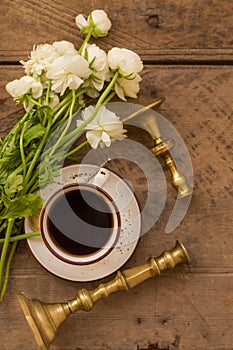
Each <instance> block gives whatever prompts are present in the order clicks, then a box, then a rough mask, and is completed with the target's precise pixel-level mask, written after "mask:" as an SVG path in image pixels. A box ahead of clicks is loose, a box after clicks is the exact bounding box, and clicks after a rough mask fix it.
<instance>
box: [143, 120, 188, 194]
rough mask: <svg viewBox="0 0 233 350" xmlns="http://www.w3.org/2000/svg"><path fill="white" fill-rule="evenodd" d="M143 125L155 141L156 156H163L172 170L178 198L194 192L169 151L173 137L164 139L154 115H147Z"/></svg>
mask: <svg viewBox="0 0 233 350" xmlns="http://www.w3.org/2000/svg"><path fill="white" fill-rule="evenodd" d="M142 125H143V127H144V128H145V130H147V132H148V133H149V135H150V137H151V138H152V140H153V141H154V143H155V145H154V147H153V148H152V149H151V151H152V153H153V154H154V155H155V156H156V157H158V156H162V157H163V158H164V160H165V163H166V165H167V167H168V168H169V170H170V172H171V176H172V179H171V182H172V185H173V187H175V189H176V190H177V193H178V195H177V198H184V197H187V196H189V195H190V194H191V193H192V188H191V187H190V186H189V185H188V182H187V179H186V177H185V175H183V174H182V173H181V172H180V171H178V169H177V167H176V164H175V162H174V159H173V157H172V155H171V153H170V151H169V150H170V149H171V148H172V147H174V145H175V142H174V141H173V140H171V139H168V140H163V139H162V137H161V133H160V130H159V127H158V124H157V121H156V118H155V117H154V116H153V115H147V116H146V117H145V119H144V120H143V121H142Z"/></svg>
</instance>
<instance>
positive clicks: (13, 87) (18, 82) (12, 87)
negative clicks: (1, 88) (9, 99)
mask: <svg viewBox="0 0 233 350" xmlns="http://www.w3.org/2000/svg"><path fill="white" fill-rule="evenodd" d="M6 90H7V92H8V93H9V94H10V95H11V96H13V97H14V99H15V100H19V99H20V98H21V97H23V95H25V94H27V93H31V95H32V97H33V98H35V99H37V98H39V97H41V96H42V93H43V87H42V84H41V83H40V82H39V81H37V80H36V79H35V78H34V77H30V76H27V75H26V76H24V77H22V78H20V79H15V80H13V81H11V82H10V83H8V84H7V85H6Z"/></svg>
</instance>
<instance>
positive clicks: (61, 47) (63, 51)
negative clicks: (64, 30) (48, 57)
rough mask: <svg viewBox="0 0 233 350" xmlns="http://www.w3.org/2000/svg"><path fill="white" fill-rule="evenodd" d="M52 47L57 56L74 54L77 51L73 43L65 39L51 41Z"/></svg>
mask: <svg viewBox="0 0 233 350" xmlns="http://www.w3.org/2000/svg"><path fill="white" fill-rule="evenodd" d="M53 47H54V49H55V50H56V52H57V53H58V55H59V56H63V55H67V54H72V55H74V54H76V53H77V50H76V49H75V47H74V44H72V43H71V42H69V41H66V40H62V41H55V42H54V43H53Z"/></svg>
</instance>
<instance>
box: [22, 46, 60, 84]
mask: <svg viewBox="0 0 233 350" xmlns="http://www.w3.org/2000/svg"><path fill="white" fill-rule="evenodd" d="M58 56H59V54H58V52H57V51H56V50H55V48H54V47H53V45H49V44H43V45H37V46H34V47H33V51H31V54H30V56H29V58H30V59H29V60H28V61H26V62H24V61H20V63H21V64H22V65H23V66H24V69H25V72H26V74H28V75H33V76H35V77H37V76H39V75H41V74H43V73H44V72H46V71H47V70H48V69H49V68H50V65H51V63H52V62H53V61H54V59H55V58H56V57H58Z"/></svg>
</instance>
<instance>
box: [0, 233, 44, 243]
mask: <svg viewBox="0 0 233 350" xmlns="http://www.w3.org/2000/svg"><path fill="white" fill-rule="evenodd" d="M40 234H41V233H40V232H31V233H25V234H22V235H17V236H13V237H10V238H9V242H18V241H21V240H23V239H28V238H31V237H37V236H40ZM4 241H5V238H1V239H0V243H4Z"/></svg>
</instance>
